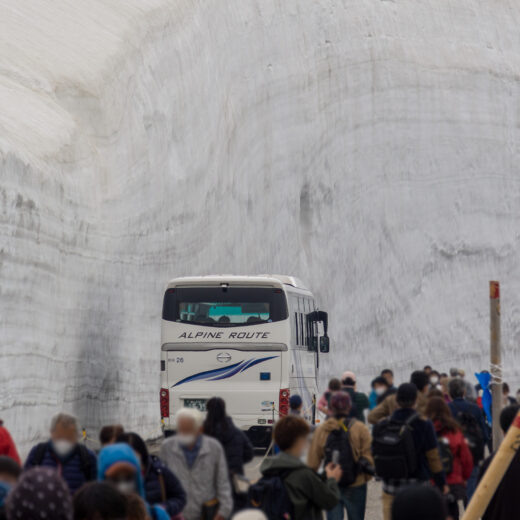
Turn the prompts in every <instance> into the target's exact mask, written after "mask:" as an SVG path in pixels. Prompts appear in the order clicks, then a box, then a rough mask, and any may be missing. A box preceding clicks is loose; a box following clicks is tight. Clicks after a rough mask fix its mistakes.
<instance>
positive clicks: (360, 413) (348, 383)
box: [341, 370, 370, 422]
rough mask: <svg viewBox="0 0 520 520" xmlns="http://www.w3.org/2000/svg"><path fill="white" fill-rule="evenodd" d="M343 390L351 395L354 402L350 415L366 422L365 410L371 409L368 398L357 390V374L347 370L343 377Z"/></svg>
mask: <svg viewBox="0 0 520 520" xmlns="http://www.w3.org/2000/svg"><path fill="white" fill-rule="evenodd" d="M341 384H342V388H341V390H342V391H343V392H346V393H347V394H349V395H350V399H351V400H352V407H351V409H350V415H351V416H352V417H355V418H356V419H358V421H361V422H365V410H368V409H369V408H370V402H369V401H368V396H367V395H366V394H364V393H363V392H358V391H357V389H356V384H357V381H356V374H354V372H351V371H349V370H347V371H346V372H344V373H343V375H342V376H341Z"/></svg>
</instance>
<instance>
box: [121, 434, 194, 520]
mask: <svg viewBox="0 0 520 520" xmlns="http://www.w3.org/2000/svg"><path fill="white" fill-rule="evenodd" d="M116 442H125V443H126V444H128V445H129V446H130V447H131V448H132V449H133V450H134V452H135V454H136V455H137V458H138V459H139V462H140V464H141V470H142V471H141V472H142V474H143V483H144V490H145V497H146V500H147V501H148V503H150V504H158V505H160V506H161V507H162V508H164V509H165V510H166V512H167V513H168V514H169V515H170V516H171V517H172V518H180V516H181V515H180V513H182V510H183V509H184V506H185V505H186V493H185V491H184V489H183V488H182V485H181V483H180V482H179V479H178V478H177V477H176V476H175V474H174V473H173V472H172V471H171V470H170V469H168V468H167V467H166V465H165V464H164V463H163V462H162V461H161V459H159V457H156V456H155V455H151V454H150V453H149V452H148V448H147V447H146V443H145V442H144V440H143V439H142V438H141V437H140V436H139V435H137V433H133V432H129V433H123V434H121V435H120V436H119V437H118V438H117V440H116Z"/></svg>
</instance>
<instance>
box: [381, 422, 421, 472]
mask: <svg viewBox="0 0 520 520" xmlns="http://www.w3.org/2000/svg"><path fill="white" fill-rule="evenodd" d="M418 417H419V416H418V415H417V414H415V413H414V414H413V415H411V416H410V417H409V418H408V419H407V420H406V421H404V422H403V421H396V420H395V419H392V418H389V419H384V420H383V421H381V422H380V423H378V424H376V425H375V426H374V430H373V439H372V453H373V455H374V461H375V466H376V475H377V476H378V477H380V478H382V479H384V480H392V479H399V480H401V479H409V478H412V477H413V475H414V474H415V473H416V471H417V468H418V465H419V461H418V457H417V452H416V450H415V443H414V440H413V429H412V423H413V421H415V419H418Z"/></svg>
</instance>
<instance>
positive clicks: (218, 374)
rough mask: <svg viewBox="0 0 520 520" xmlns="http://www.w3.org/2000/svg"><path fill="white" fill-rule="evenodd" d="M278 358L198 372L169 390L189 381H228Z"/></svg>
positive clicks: (260, 359)
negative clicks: (260, 364)
mask: <svg viewBox="0 0 520 520" xmlns="http://www.w3.org/2000/svg"><path fill="white" fill-rule="evenodd" d="M277 357H279V356H270V357H265V358H259V359H250V360H249V361H239V362H238V363H235V364H233V365H230V366H228V367H224V368H217V369H215V370H206V371H204V372H199V373H198V374H193V375H192V376H189V377H186V378H184V379H181V380H180V381H179V382H178V383H175V384H174V385H172V387H171V388H174V387H176V386H179V385H182V384H183V383H189V382H191V381H201V380H204V381H219V380H220V379H228V378H229V377H232V376H234V375H236V374H238V373H240V372H244V371H245V370H248V369H249V368H251V367H253V366H255V365H258V364H259V363H263V362H264V361H269V360H270V359H275V358H277Z"/></svg>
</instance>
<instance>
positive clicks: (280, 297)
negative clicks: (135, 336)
mask: <svg viewBox="0 0 520 520" xmlns="http://www.w3.org/2000/svg"><path fill="white" fill-rule="evenodd" d="M285 319H287V302H286V298H285V294H284V292H283V291H282V290H281V289H276V288H272V287H187V288H185V287H176V288H171V289H168V290H167V291H166V294H165V295H164V305H163V320H168V321H177V322H181V323H193V324H194V325H206V326H214V327H238V326H241V327H242V326H245V325H258V324H260V323H272V322H274V321H282V320H285Z"/></svg>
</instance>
